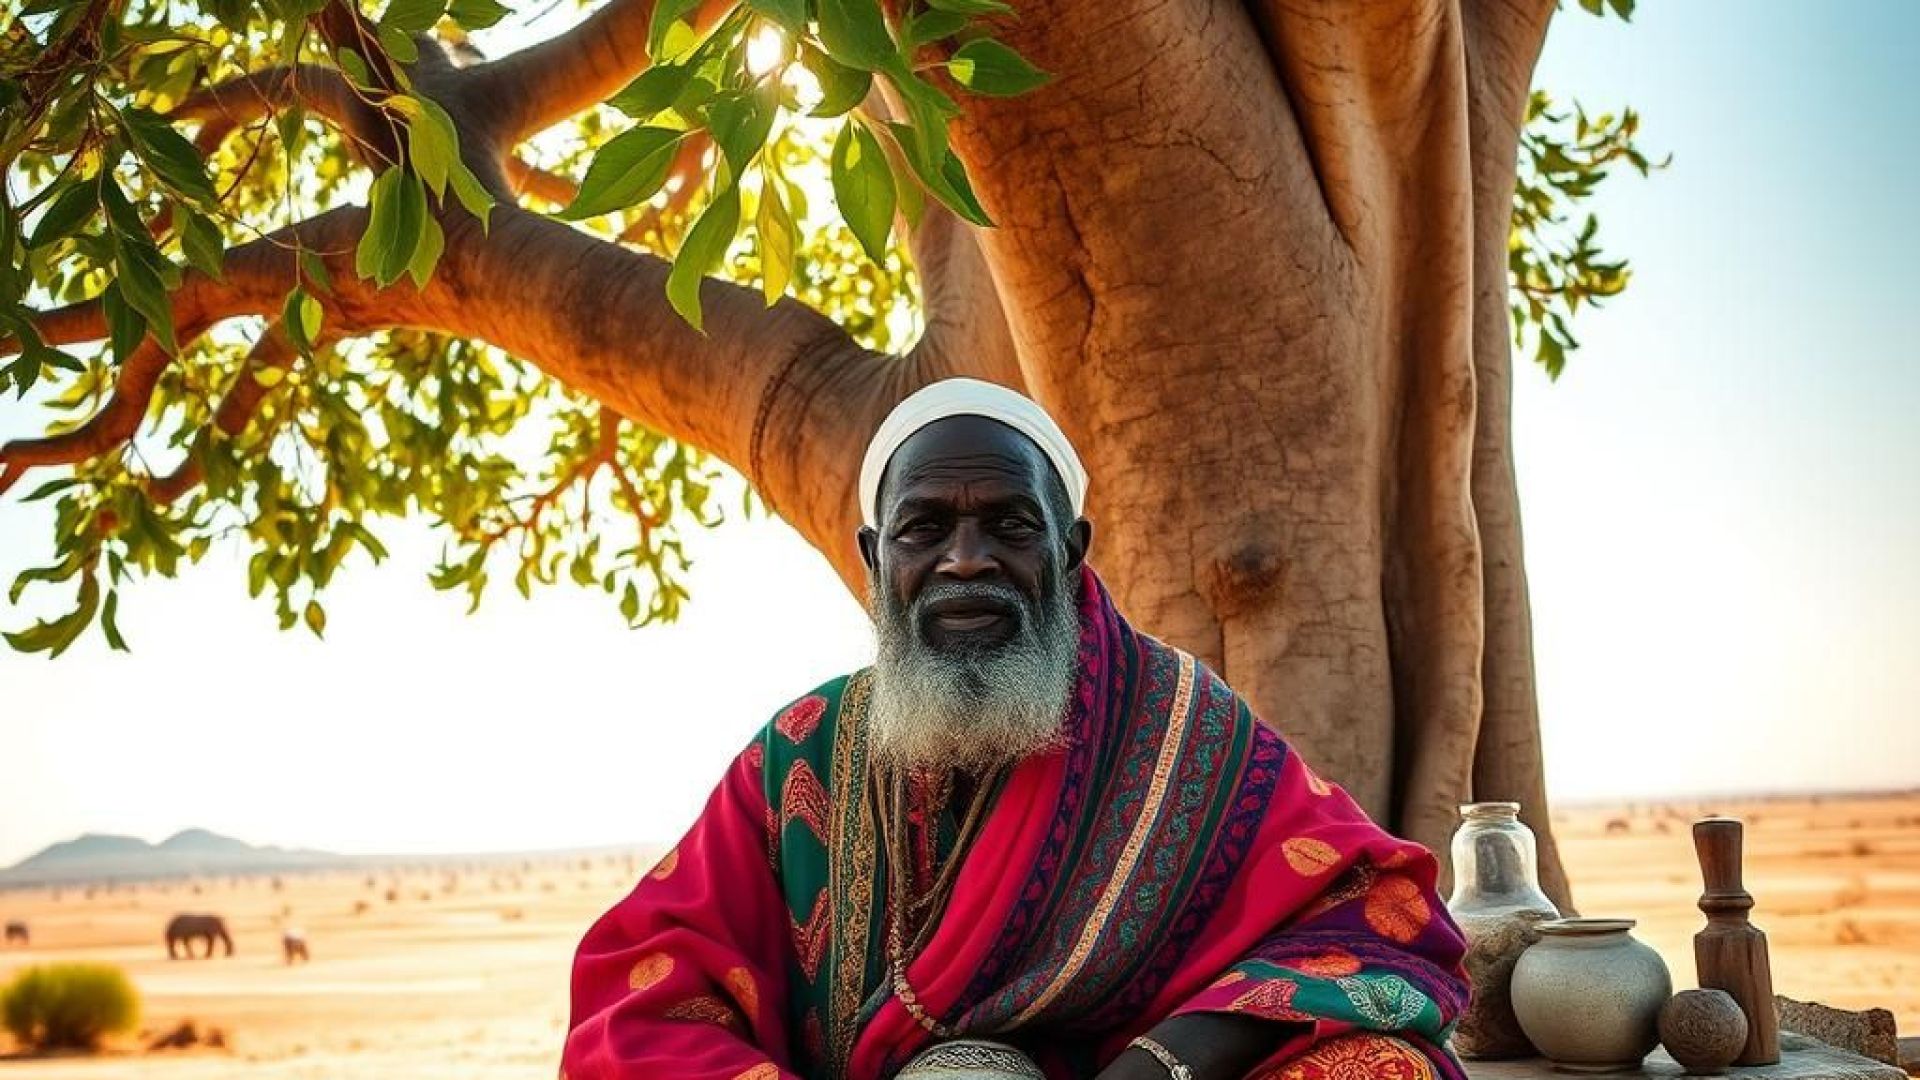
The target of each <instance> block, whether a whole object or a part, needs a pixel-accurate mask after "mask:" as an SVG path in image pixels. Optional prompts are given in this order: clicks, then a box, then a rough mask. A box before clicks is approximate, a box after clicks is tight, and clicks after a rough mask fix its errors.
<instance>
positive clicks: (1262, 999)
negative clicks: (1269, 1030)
mask: <svg viewBox="0 0 1920 1080" xmlns="http://www.w3.org/2000/svg"><path fill="white" fill-rule="evenodd" d="M1299 989H1300V987H1299V986H1298V985H1297V984H1295V983H1291V982H1288V981H1287V980H1285V979H1267V980H1265V981H1263V982H1261V983H1260V984H1259V985H1257V986H1255V987H1254V988H1253V989H1251V990H1249V991H1247V992H1246V993H1244V994H1241V995H1240V996H1239V997H1237V998H1234V999H1233V1004H1232V1005H1230V1006H1228V1007H1229V1008H1230V1009H1232V1010H1233V1011H1234V1012H1243V1013H1252V1014H1253V1015H1255V1016H1259V1017H1264V1018H1265V1019H1268V1020H1296V1019H1304V1018H1305V1017H1306V1014H1305V1013H1303V1012H1301V1011H1300V1010H1298V1009H1296V1008H1294V1007H1293V995H1294V994H1295V993H1297V992H1298V991H1299Z"/></svg>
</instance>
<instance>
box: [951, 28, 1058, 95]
mask: <svg viewBox="0 0 1920 1080" xmlns="http://www.w3.org/2000/svg"><path fill="white" fill-rule="evenodd" d="M947 73H948V74H949V75H952V76H953V81H954V82H957V83H959V84H960V85H961V86H964V87H966V88H967V89H969V90H972V91H973V92H974V93H976V94H987V95H989V96H992V97H1013V96H1015V95H1017V94H1024V93H1026V92H1027V91H1029V90H1034V89H1037V88H1039V87H1041V86H1045V85H1046V84H1047V81H1048V80H1049V79H1051V78H1052V76H1051V75H1048V74H1047V73H1046V72H1044V71H1041V70H1040V69H1039V68H1037V67H1034V66H1033V65H1032V64H1029V63H1027V61H1026V58H1025V57H1023V56H1021V55H1020V54H1019V53H1017V52H1014V51H1013V50H1012V49H1009V48H1007V47H1006V46H1005V45H1002V44H1000V43H999V42H997V41H995V40H993V39H992V38H975V39H974V40H972V41H969V42H967V43H966V44H965V45H962V46H960V48H959V49H958V50H956V51H955V52H954V54H953V59H952V60H950V61H948V63H947Z"/></svg>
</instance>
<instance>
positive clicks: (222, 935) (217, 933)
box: [167, 914, 233, 960]
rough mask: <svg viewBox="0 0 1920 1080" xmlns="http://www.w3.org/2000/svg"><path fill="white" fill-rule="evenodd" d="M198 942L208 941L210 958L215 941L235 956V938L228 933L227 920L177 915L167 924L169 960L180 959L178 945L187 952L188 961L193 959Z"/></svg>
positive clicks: (194, 915) (229, 954) (193, 915)
mask: <svg viewBox="0 0 1920 1080" xmlns="http://www.w3.org/2000/svg"><path fill="white" fill-rule="evenodd" d="M196 940H205V941H206V943H207V956H209V957H211V956H212V955H213V943H214V942H215V941H218V942H220V943H221V944H223V945H225V946H226V947H227V955H228V956H232V955H233V936H232V935H231V934H228V933H227V920H225V919H223V918H221V917H220V916H218V915H206V914H181V915H175V916H174V917H173V919H172V920H171V921H169V922H168V923H167V959H169V960H174V959H177V958H178V954H177V953H175V952H174V946H175V945H176V944H177V945H179V946H180V947H181V948H184V949H185V950H186V953H187V959H189V960H191V959H193V943H194V942H195V941H196Z"/></svg>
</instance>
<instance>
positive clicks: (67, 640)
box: [6, 571, 100, 659]
mask: <svg viewBox="0 0 1920 1080" xmlns="http://www.w3.org/2000/svg"><path fill="white" fill-rule="evenodd" d="M99 606H100V583H99V582H98V581H96V580H95V579H94V576H93V573H92V572H91V571H89V572H88V573H87V574H86V575H84V576H83V577H81V579H80V595H79V598H78V603H77V604H75V606H74V609H73V610H72V611H70V612H68V613H67V614H65V615H62V616H60V617H59V618H57V619H53V620H50V621H45V622H39V623H35V624H34V625H33V626H32V627H29V628H28V629H26V630H20V631H17V632H16V631H8V633H7V635H6V637H7V642H8V643H9V644H11V645H12V646H13V647H14V648H16V649H18V650H20V651H21V652H44V653H46V654H47V658H48V659H52V658H54V657H56V656H59V655H60V654H61V653H63V652H66V651H67V647H68V646H70V645H72V644H73V642H74V639H75V638H78V637H79V636H80V631H82V630H84V629H86V628H87V623H89V622H91V621H92V620H93V613H94V611H95V610H96V609H97V608H98V607H99Z"/></svg>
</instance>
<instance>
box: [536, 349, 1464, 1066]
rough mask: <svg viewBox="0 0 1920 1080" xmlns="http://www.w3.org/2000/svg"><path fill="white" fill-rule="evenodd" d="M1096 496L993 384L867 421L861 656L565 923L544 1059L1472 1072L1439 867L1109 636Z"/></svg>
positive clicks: (1132, 636)
mask: <svg viewBox="0 0 1920 1080" xmlns="http://www.w3.org/2000/svg"><path fill="white" fill-rule="evenodd" d="M1085 495H1086V477H1085V473H1084V472H1083V470H1082V468H1081V466H1080V462H1079V459H1078V458H1077V456H1076V455H1075V454H1074V451H1073V448H1072V447H1071V446H1070V445H1069V444H1068V443H1067V440H1066V438H1065V437H1064V436H1063V435H1062V434H1061V432H1060V430H1059V428H1058V427H1057V426H1056V425H1055V424H1054V423H1053V421H1052V420H1051V419H1050V418H1049V417H1047V415H1046V414H1045V413H1044V412H1042V411H1041V410H1040V408H1039V407H1038V406H1037V405H1035V404H1034V403H1033V402H1031V401H1029V400H1027V399H1026V398H1024V397H1021V396H1020V395H1018V394H1015V393H1013V392H1012V391H1009V390H1005V389H1002V388H999V387H996V386H991V385H989V384H985V383H979V382H974V381H971V380H951V381H947V382H942V383H938V384H935V385H933V386H930V387H928V388H927V389H925V390H922V391H920V392H919V393H917V394H915V395H913V396H912V397H910V398H908V399H907V400H906V401H905V402H903V403H901V405H900V406H899V407H898V408H897V409H896V410H895V411H894V413H893V414H892V415H891V416H889V417H888V419H887V420H886V422H885V423H884V424H883V425H882V426H881V428H880V431H879V432H878V434H876V435H875V437H874V440H873V444H872V446H871V447H870V448H869V450H868V453H867V459H866V462H865V464H864V465H863V467H862V470H861V478H860V499H861V509H862V511H863V513H864V514H865V518H866V526H865V527H864V528H862V529H861V530H860V537H859V540H860V550H861V553H862V555H863V556H864V557H865V560H866V564H867V567H868V570H869V576H870V581H871V607H872V615H873V619H874V626H875V631H876V635H877V637H878V642H879V647H878V656H877V658H876V660H875V662H874V664H873V666H872V667H871V668H868V669H865V670H862V671H859V672H856V673H854V674H852V675H848V676H844V677H842V678H838V679H835V680H833V681H831V682H829V683H826V684H825V685H823V686H821V687H820V688H819V689H817V690H815V691H813V692H812V693H810V694H808V695H806V696H805V697H802V698H800V699H799V700H798V701H796V702H794V703H793V704H791V705H789V706H788V707H787V708H786V709H784V710H783V711H782V712H781V713H780V714H779V715H778V716H777V717H775V718H774V720H773V721H772V722H771V723H770V724H768V725H767V726H766V728H765V729H764V730H762V731H761V733H760V734H759V736H758V737H757V738H755V739H754V740H753V741H752V742H751V743H750V744H749V745H748V746H747V747H746V749H745V750H744V751H743V752H742V753H741V754H740V755H739V757H738V758H737V759H736V760H735V761H734V763H733V765H732V767H731V768H730V769H729V771H728V772H727V775H726V777H725V778H724V779H723V780H722V781H721V783H720V786H719V788H718V790H717V791H715V792H714V795H713V797H712V799H711V801H709V802H708V804H707V807H706V810H705V811H704V813H702V815H701V817H700V819H699V821H698V822H696V823H695V824H694V826H693V829H692V830H691V831H690V832H689V833H688V834H687V835H686V837H685V838H684V839H682V840H681V842H680V844H679V846H678V847H676V848H675V849H674V850H673V851H671V852H669V853H668V854H667V856H666V857H665V858H664V859H662V860H661V861H660V863H659V865H657V866H656V867H654V868H653V870H652V871H651V872H650V873H649V874H648V875H647V876H646V878H645V879H644V880H642V881H641V882H640V883H639V885H638V886H637V887H636V888H635V889H634V890H633V892H632V894H631V895H629V896H628V897H627V898H626V899H625V900H623V901H621V902H620V903H619V904H618V905H616V906H615V907H614V908H613V909H612V910H611V911H609V912H608V913H607V914H606V915H605V916H603V917H602V918H601V919H600V921H599V922H598V923H596V924H595V925H594V927H593V928H592V930H590V931H589V932H588V933H587V935H586V938H585V940H584V941H582V942H581V945H580V950H579V955H578V957H577V959H576V962H575V966H574V975H573V1019H572V1024H571V1032H570V1034H569V1036H568V1038H567V1044H566V1052H565V1057H564V1063H563V1065H564V1068H563V1072H564V1075H566V1076H569V1077H571V1078H572V1080H591V1078H599V1077H610V1078H611V1077H620V1078H642V1077H648V1078H651V1077H660V1078H674V1080H777V1078H785V1077H808V1078H813V1077H819V1078H841V1077H847V1078H853V1080H880V1078H885V1077H892V1076H895V1075H904V1076H915V1075H925V1076H929V1077H931V1076H965V1077H1003V1076H1004V1077H1017V1076H1032V1077H1039V1076H1045V1077H1056V1078H1064V1077H1099V1078H1101V1080H1126V1078H1142V1080H1145V1078H1152V1080H1166V1078H1168V1077H1172V1078H1175V1080H1189V1078H1193V1080H1241V1078H1244V1077H1261V1078H1266V1077H1273V1078H1281V1077H1300V1078H1312V1077H1353V1078H1356V1080H1357V1078H1362V1077H1366V1078H1372V1077H1381V1078H1401V1077H1405V1078H1416V1077H1433V1076H1449V1077H1453V1076H1458V1075H1460V1073H1459V1067H1458V1065H1457V1063H1455V1062H1454V1060H1453V1058H1452V1057H1451V1055H1450V1054H1449V1053H1448V1052H1447V1050H1446V1049H1445V1043H1446V1039H1447V1036H1448V1034H1449V1032H1450V1030H1451V1026H1452V1023H1453V1021H1454V1019H1455V1017H1457V1016H1458V1015H1459V1012H1460V1010H1461V1009H1462V1007H1463V1006H1464V1004H1465V998H1466V986H1465V983H1464V980H1463V979H1462V977H1461V972H1460V967H1459V962H1460V957H1461V953H1462V944H1461V939H1460V936H1459V933H1458V931H1457V930H1456V929H1455V927H1454V925H1453V924H1452V923H1451V922H1450V921H1449V920H1448V918H1447V916H1446V913H1445V911H1444V909H1443V908H1442V907H1441V905H1440V902H1439V900H1438V898H1437V897H1436V896H1435V894H1434V891H1433V883H1434V875H1435V869H1436V867H1435V862H1434V859H1433V857H1432V855H1431V854H1430V853H1429V852H1427V851H1426V850H1425V849H1423V848H1421V847H1419V846H1417V845H1414V844H1410V843H1406V842H1403V841H1400V840H1396V839H1394V838H1393V837H1392V836H1390V835H1388V834H1387V833H1385V832H1384V831H1382V830H1381V829H1379V828H1378V827H1376V826H1375V825H1374V824H1372V823H1371V822H1370V821H1368V820H1367V818H1366V816H1365V815H1364V814H1363V813H1362V812H1361V811H1360V809H1359V808H1358V807H1357V806H1355V804H1354V803H1353V801H1352V800H1351V799H1349V798H1348V797H1347V796H1346V794H1345V793H1344V792H1342V791H1341V790H1340V789H1339V788H1337V787H1335V786H1334V785H1331V784H1329V783H1327V782H1325V781H1323V780H1321V779H1319V778H1318V777H1316V776H1315V775H1314V773H1313V772H1312V770H1311V769H1309V768H1308V766H1307V765H1306V763H1305V762H1302V761H1301V760H1300V759H1299V757H1298V756H1296V755H1295V754H1293V753H1291V752H1290V751H1289V750H1288V748H1287V746H1286V744H1285V743H1284V742H1282V741H1281V739H1280V738H1279V737H1278V736H1277V735H1276V734H1275V733H1274V732H1272V731H1271V730H1269V729H1268V728H1266V727H1264V726H1263V725H1262V724H1261V723H1260V722H1259V721H1258V720H1257V719H1256V718H1255V717H1254V715H1253V714H1252V713H1251V712H1250V711H1249V709H1248V707H1247V705H1246V703H1245V702H1243V701H1241V700H1240V699H1239V698H1238V697H1236V696H1235V695H1234V693H1233V691H1232V690H1230V689H1229V688H1228V687H1227V686H1226V685H1225V684H1224V683H1223V682H1221V680H1220V679H1219V678H1218V677H1217V676H1215V675H1214V674H1213V673H1212V672H1210V671H1209V670H1207V668H1206V667H1205V666H1204V665H1202V664H1200V663H1198V662H1197V661H1195V660H1194V658H1193V657H1191V656H1188V655H1187V654H1185V653H1183V652H1181V651H1179V650H1178V649H1175V648H1172V647H1170V646H1168V645H1165V644H1162V643H1161V642H1159V641H1156V640H1154V639H1153V638H1151V637H1148V636H1147V635H1145V634H1143V633H1141V632H1139V631H1137V630H1135V629H1133V628H1132V627H1131V626H1130V625H1128V623H1127V622H1126V620H1125V619H1123V618H1122V617H1121V616H1120V613H1119V612H1118V611H1116V610H1115V609H1114V606H1113V602H1112V600H1111V599H1110V598H1109V597H1108V595H1107V591H1106V589H1105V588H1104V587H1103V586H1102V585H1101V584H1100V580H1099V578H1098V577H1097V576H1096V575H1095V574H1094V573H1093V571H1092V570H1091V569H1090V568H1089V567H1088V566H1087V565H1086V561H1085V560H1086V555H1087V549H1088V546H1089V544H1090V543H1091V540H1092V532H1093V530H1092V526H1091V525H1090V524H1089V523H1088V522H1087V520H1086V519H1085V518H1084V517H1082V516H1081V507H1082V505H1083V500H1084V498H1085ZM903 1070H904V1072H903ZM943 1070H944V1071H943Z"/></svg>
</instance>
